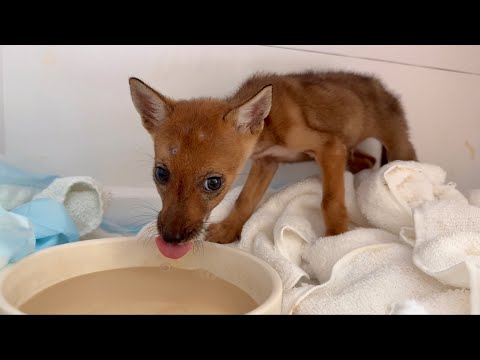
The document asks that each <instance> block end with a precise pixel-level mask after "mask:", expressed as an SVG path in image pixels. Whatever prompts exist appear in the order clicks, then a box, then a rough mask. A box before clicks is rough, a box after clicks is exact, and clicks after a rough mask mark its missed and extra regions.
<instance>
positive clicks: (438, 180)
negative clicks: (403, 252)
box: [357, 161, 467, 234]
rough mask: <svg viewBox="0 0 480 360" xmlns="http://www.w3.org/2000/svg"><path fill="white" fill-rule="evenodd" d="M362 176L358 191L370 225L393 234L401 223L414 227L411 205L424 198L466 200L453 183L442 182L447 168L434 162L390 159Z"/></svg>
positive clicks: (413, 205)
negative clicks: (390, 160)
mask: <svg viewBox="0 0 480 360" xmlns="http://www.w3.org/2000/svg"><path fill="white" fill-rule="evenodd" d="M367 174H368V175H367ZM361 176H362V180H361V181H360V185H359V187H358V191H357V198H358V205H359V207H360V210H361V211H362V213H363V214H364V215H365V217H366V218H367V220H368V222H369V223H370V224H371V225H373V226H375V227H378V228H382V229H385V230H387V231H390V232H391V233H393V234H398V233H399V231H400V229H401V228H402V227H413V217H412V209H413V208H414V207H416V206H419V205H421V204H423V203H424V202H425V201H431V200H435V199H452V200H457V201H460V202H463V203H465V204H466V203H467V199H466V198H465V197H464V196H463V195H462V194H461V193H460V192H459V191H458V190H457V189H456V188H455V183H453V182H450V183H445V179H446V172H445V171H444V170H443V169H442V168H440V167H438V166H435V165H431V164H423V163H417V162H414V161H393V162H391V163H388V164H386V165H384V166H383V167H381V168H380V169H378V170H373V171H369V172H368V173H364V174H362V175H361Z"/></svg>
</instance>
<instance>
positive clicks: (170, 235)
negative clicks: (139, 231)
mask: <svg viewBox="0 0 480 360" xmlns="http://www.w3.org/2000/svg"><path fill="white" fill-rule="evenodd" d="M162 237H163V240H165V242H167V243H171V244H178V243H179V242H181V241H182V236H181V235H180V233H178V232H170V231H164V232H163V234H162Z"/></svg>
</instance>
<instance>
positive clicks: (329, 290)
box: [286, 236, 468, 314]
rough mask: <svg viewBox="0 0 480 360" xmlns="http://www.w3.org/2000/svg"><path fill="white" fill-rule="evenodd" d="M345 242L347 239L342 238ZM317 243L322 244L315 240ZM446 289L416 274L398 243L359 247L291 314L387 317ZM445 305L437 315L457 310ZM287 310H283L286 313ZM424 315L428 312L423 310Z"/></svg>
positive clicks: (408, 250)
mask: <svg viewBox="0 0 480 360" xmlns="http://www.w3.org/2000/svg"><path fill="white" fill-rule="evenodd" d="M345 240H346V241H347V242H348V236H345ZM317 242H320V243H321V242H322V239H319V240H318V241H317ZM321 268H322V267H320V269H321ZM448 290H450V288H449V287H447V286H445V285H442V284H441V283H439V282H438V281H436V280H435V279H433V278H430V277H429V276H428V275H426V274H424V273H423V272H421V271H420V270H418V269H417V268H416V267H415V265H414V264H413V262H412V258H411V248H410V247H409V246H408V245H404V244H399V243H386V244H377V245H370V246H362V247H359V248H357V249H355V250H353V251H351V252H349V253H348V254H347V255H345V256H343V257H342V258H340V260H339V261H337V262H336V263H335V265H334V266H333V269H332V270H331V276H330V278H329V280H328V281H327V282H326V283H323V284H321V285H319V286H315V287H313V291H312V292H311V293H310V294H309V296H307V297H305V298H304V299H302V301H301V302H299V303H297V304H294V307H293V308H292V309H291V310H290V311H291V313H293V314H390V313H391V312H392V308H393V306H394V305H395V304H396V303H399V302H402V301H405V300H409V299H418V298H422V297H425V296H427V295H432V294H438V293H442V292H447V291H448ZM459 307H460V305H459V304H458V303H456V302H448V303H446V304H445V305H444V307H442V308H441V309H440V312H441V313H452V312H457V311H460V312H461V311H463V312H466V313H468V308H467V309H462V308H461V309H458V308H459ZM286 310H287V309H286ZM427 311H428V312H431V310H430V309H428V308H427Z"/></svg>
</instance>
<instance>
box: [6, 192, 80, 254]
mask: <svg viewBox="0 0 480 360" xmlns="http://www.w3.org/2000/svg"><path fill="white" fill-rule="evenodd" d="M11 212H12V213H14V214H17V215H22V216H24V217H25V218H27V219H28V220H29V221H30V223H31V224H32V227H33V232H34V233H35V238H36V243H35V251H37V250H41V249H45V248H47V247H50V246H54V245H60V244H65V243H67V242H73V241H77V240H78V239H79V238H80V235H79V234H78V231H77V227H76V226H75V224H74V223H73V221H72V219H71V218H70V215H69V214H68V212H67V209H66V208H65V206H63V204H60V203H59V202H57V201H55V200H53V199H48V198H45V199H36V200H32V201H30V202H28V203H26V204H24V205H22V206H19V207H18V208H16V209H13V210H12V211H11Z"/></svg>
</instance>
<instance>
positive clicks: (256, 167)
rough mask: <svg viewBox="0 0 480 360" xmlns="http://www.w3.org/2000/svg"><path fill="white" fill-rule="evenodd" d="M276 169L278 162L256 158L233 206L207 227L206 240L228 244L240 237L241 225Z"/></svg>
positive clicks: (253, 208) (249, 214)
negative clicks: (227, 212)
mask: <svg viewBox="0 0 480 360" xmlns="http://www.w3.org/2000/svg"><path fill="white" fill-rule="evenodd" d="M277 169H278V163H277V162H276V161H274V160H271V159H258V160H255V161H254V162H253V164H252V168H251V169H250V173H249V174H248V178H247V181H246V183H245V185H244V187H243V189H242V192H241V193H240V195H239V196H238V199H237V200H236V202H235V206H234V208H233V209H232V211H231V213H230V214H229V215H228V216H227V218H225V220H223V221H222V222H220V223H218V224H212V225H210V226H209V227H208V229H207V241H210V242H215V243H220V244H229V243H231V242H233V241H235V240H237V239H238V238H239V237H240V233H241V232H242V228H243V225H244V224H245V222H246V221H247V220H248V218H249V217H250V216H251V215H252V213H253V212H254V211H255V208H256V207H257V205H258V203H259V202H260V200H261V199H262V197H263V195H264V194H265V191H266V190H267V189H268V186H269V185H270V182H271V181H272V178H273V176H274V175H275V172H276V171H277Z"/></svg>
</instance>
